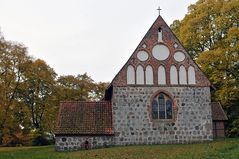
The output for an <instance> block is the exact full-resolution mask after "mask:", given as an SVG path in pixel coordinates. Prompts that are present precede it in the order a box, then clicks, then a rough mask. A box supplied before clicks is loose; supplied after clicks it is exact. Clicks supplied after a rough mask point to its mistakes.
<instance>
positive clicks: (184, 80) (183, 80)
mask: <svg viewBox="0 0 239 159" xmlns="http://www.w3.org/2000/svg"><path fill="white" fill-rule="evenodd" d="M179 83H180V84H187V73H186V69H185V67H184V66H180V68H179Z"/></svg>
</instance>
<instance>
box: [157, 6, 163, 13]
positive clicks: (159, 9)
mask: <svg viewBox="0 0 239 159" xmlns="http://www.w3.org/2000/svg"><path fill="white" fill-rule="evenodd" d="M157 10H158V11H159V15H160V11H161V10H162V9H161V8H160V6H159V7H158V9H157Z"/></svg>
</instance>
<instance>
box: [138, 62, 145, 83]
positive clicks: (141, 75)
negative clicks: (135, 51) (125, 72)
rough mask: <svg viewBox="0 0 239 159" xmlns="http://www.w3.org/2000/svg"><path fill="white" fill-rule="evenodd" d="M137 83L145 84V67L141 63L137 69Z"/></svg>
mask: <svg viewBox="0 0 239 159" xmlns="http://www.w3.org/2000/svg"><path fill="white" fill-rule="evenodd" d="M136 84H144V69H143V67H142V66H141V65H139V66H138V67H137V70H136Z"/></svg>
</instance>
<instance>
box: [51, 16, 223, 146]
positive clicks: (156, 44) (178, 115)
mask: <svg viewBox="0 0 239 159" xmlns="http://www.w3.org/2000/svg"><path fill="white" fill-rule="evenodd" d="M211 89H212V84H211V83H210V81H209V80H208V78H207V77H206V76H205V74H204V73H203V72H202V71H201V70H200V68H199V67H198V66H197V64H196V63H195V62H194V61H193V60H192V58H191V57H190V55H189V54H188V53H187V52H186V50H185V49H184V47H183V46H182V44H181V43H180V41H179V40H178V39H177V37H175V35H174V34H173V32H172V31H171V29H170V28H169V26H168V25H167V24H166V23H165V21H164V20H163V19H162V17H161V16H160V15H159V16H158V18H157V19H156V21H155V22H154V23H153V25H152V26H151V28H150V29H149V30H148V32H147V33H146V35H145V36H144V38H143V39H142V41H141V42H140V43H139V45H138V46H137V48H136V49H135V51H134V52H133V54H132V55H131V56H130V58H129V59H128V61H127V62H126V63H125V64H124V66H123V67H122V69H121V70H120V71H119V72H118V74H117V75H116V76H115V77H114V79H113V80H112V82H111V83H110V85H109V87H108V88H107V90H106V91H105V97H104V99H102V100H101V101H99V102H79V101H66V102H61V104H60V110H59V114H58V118H57V124H56V127H55V136H56V143H55V148H56V150H57V151H66V150H79V149H89V148H97V147H108V146H113V145H133V144H172V143H180V144H184V143H195V142H204V141H211V140H213V134H214V132H213V130H214V131H216V130H218V129H217V127H216V125H218V124H215V125H214V124H213V121H214V120H213V114H216V115H215V116H216V119H217V122H219V123H220V124H219V125H220V126H221V127H220V128H221V129H220V131H219V133H217V134H219V136H220V135H221V136H224V122H225V121H226V120H227V117H226V115H225V113H224V111H223V109H221V106H220V105H219V104H218V103H214V104H213V106H214V107H213V109H212V104H211V93H210V90H211ZM214 111H215V112H214ZM222 126H223V127H222ZM214 127H215V128H214Z"/></svg>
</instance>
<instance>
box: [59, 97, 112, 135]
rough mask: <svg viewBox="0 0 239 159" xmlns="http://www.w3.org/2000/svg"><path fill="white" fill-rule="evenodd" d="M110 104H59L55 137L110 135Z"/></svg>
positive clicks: (73, 102) (75, 102)
mask: <svg viewBox="0 0 239 159" xmlns="http://www.w3.org/2000/svg"><path fill="white" fill-rule="evenodd" d="M112 130H113V128H112V107H111V102H108V101H100V102H79V101H68V102H61V104H60V110H59V114H58V120H57V123H56V127H55V134H56V135H112V134H113V131H112Z"/></svg>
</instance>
